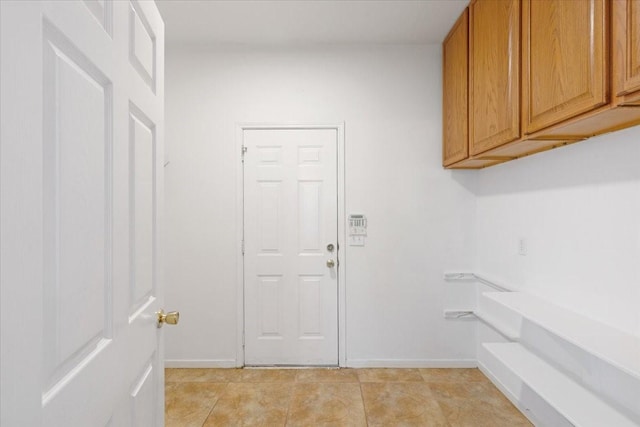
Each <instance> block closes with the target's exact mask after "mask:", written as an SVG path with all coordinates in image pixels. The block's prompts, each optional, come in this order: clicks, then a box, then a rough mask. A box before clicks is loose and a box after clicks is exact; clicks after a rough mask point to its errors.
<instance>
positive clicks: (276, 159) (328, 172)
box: [242, 127, 339, 366]
mask: <svg viewBox="0 0 640 427" xmlns="http://www.w3.org/2000/svg"><path fill="white" fill-rule="evenodd" d="M338 140H339V129H338V128H335V127H334V128H330V127H329V128H313V127H310V128H302V127H290V128H277V127H272V128H244V129H242V143H243V146H244V147H245V149H246V153H245V154H244V177H243V182H244V189H243V194H244V204H243V205H244V227H243V229H244V272H243V273H244V332H245V353H244V361H245V363H246V364H247V365H334V366H335V365H338V361H339V359H338V338H339V335H338V317H339V309H338V299H339V298H338V291H339V288H338V268H339V266H338V231H339V230H338V179H337V172H338V156H337V153H338ZM329 244H332V245H333V246H334V249H333V251H329V250H328V249H327V245H329ZM330 259H332V260H334V261H335V263H336V265H335V267H329V266H327V261H328V260H330Z"/></svg>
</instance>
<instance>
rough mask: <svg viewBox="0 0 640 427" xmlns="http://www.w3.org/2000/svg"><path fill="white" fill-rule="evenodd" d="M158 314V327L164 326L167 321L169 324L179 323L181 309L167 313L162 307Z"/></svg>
mask: <svg viewBox="0 0 640 427" xmlns="http://www.w3.org/2000/svg"><path fill="white" fill-rule="evenodd" d="M156 314H157V315H158V328H162V326H163V325H164V324H165V323H167V324H169V325H177V324H178V322H179V321H180V312H179V311H170V312H168V313H165V312H164V310H163V309H160V311H158V312H157V313H156Z"/></svg>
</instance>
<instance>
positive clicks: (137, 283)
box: [0, 0, 164, 426]
mask: <svg viewBox="0 0 640 427" xmlns="http://www.w3.org/2000/svg"><path fill="white" fill-rule="evenodd" d="M0 8H2V10H1V13H0V19H2V22H1V25H0V28H1V37H0V43H1V49H0V55H1V60H0V67H1V73H0V79H1V80H0V89H1V91H2V101H1V102H2V105H1V107H2V108H1V110H0V114H1V120H2V126H1V130H0V132H1V145H0V162H1V168H0V173H1V176H0V197H1V203H0V209H1V215H0V230H1V231H2V240H1V243H0V245H1V251H0V276H1V288H0V290H1V293H2V298H1V302H0V304H1V308H2V310H1V315H2V322H1V328H2V334H1V340H2V342H1V344H2V345H1V348H0V351H1V352H2V353H1V358H0V360H1V368H0V369H1V376H2V382H1V384H0V387H1V388H2V389H1V393H0V395H1V397H0V399H1V404H2V411H1V414H0V424H2V425H8V426H9V425H29V426H31V425H34V426H35V425H51V426H105V425H113V426H128V425H136V426H137V425H158V426H160V425H162V424H163V412H164V411H163V407H164V403H163V367H162V357H163V353H162V333H161V330H159V329H158V328H157V327H156V316H154V313H155V312H156V311H157V310H158V309H159V308H160V307H161V304H162V301H163V296H162V283H161V275H160V274H159V271H161V270H160V268H161V251H160V250H159V248H160V246H159V240H160V239H159V237H158V232H159V230H160V228H161V227H160V224H161V223H162V203H163V198H162V192H163V185H162V180H163V178H162V177H163V170H162V161H161V159H163V155H164V152H163V144H162V141H163V140H162V135H163V129H162V120H163V111H164V107H163V98H164V93H163V90H162V82H163V79H164V74H163V69H162V63H163V54H162V51H163V50H162V49H161V47H162V46H163V43H164V39H163V32H164V29H163V23H162V20H161V18H160V15H159V13H158V11H157V9H156V8H155V5H154V4H153V3H150V2H140V3H138V2H135V1H133V2H129V1H118V2H109V1H105V2H99V1H92V0H86V1H82V0H79V1H65V2H60V1H21V2H20V1H19V2H6V1H3V2H0ZM132 13H135V14H136V16H137V17H138V19H139V21H140V22H142V27H143V29H145V31H146V34H147V36H148V39H149V40H150V41H149V40H148V41H147V42H144V43H141V46H142V47H140V48H138V49H137V50H136V51H135V52H136V54H137V55H138V56H140V57H142V56H143V54H144V55H145V56H144V58H146V59H144V58H143V59H144V60H145V61H146V62H145V64H146V65H145V66H146V67H147V68H148V70H151V71H149V73H148V74H149V76H150V78H147V79H146V80H145V77H144V76H141V75H140V73H139V70H137V69H136V68H135V66H133V64H132V58H131V57H130V54H129V53H130V51H131V49H130V46H129V44H130V42H131V41H132V40H133V37H132V36H130V34H131V33H130V29H131V28H132V25H131V21H130V16H131V14H132ZM145 49H146V50H145ZM147 80H150V81H151V82H153V86H151V85H150V84H149V82H148V81H147Z"/></svg>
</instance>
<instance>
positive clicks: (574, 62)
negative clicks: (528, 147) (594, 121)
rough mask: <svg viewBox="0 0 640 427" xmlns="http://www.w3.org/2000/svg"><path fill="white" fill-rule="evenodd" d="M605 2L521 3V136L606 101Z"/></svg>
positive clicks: (526, 0)
mask: <svg viewBox="0 0 640 427" xmlns="http://www.w3.org/2000/svg"><path fill="white" fill-rule="evenodd" d="M607 12H608V10H607V4H606V3H605V1H604V0H580V1H573V0H572V1H567V0H544V1H541V0H524V1H523V14H522V17H523V24H522V25H523V33H522V40H523V58H522V64H523V80H522V81H523V99H524V100H525V102H524V103H523V106H522V107H523V111H522V112H523V121H524V126H525V133H526V134H529V133H533V132H536V131H538V130H541V129H544V128H546V127H548V126H551V125H554V124H556V123H559V122H561V121H563V120H567V119H570V118H572V117H575V116H577V115H579V114H581V113H585V112H588V111H591V110H593V109H595V108H597V107H599V106H601V105H604V104H606V103H607V102H608V88H609V84H608V70H609V61H608V49H607V47H608V43H607V40H608V38H607V36H608V25H607V17H608V14H607Z"/></svg>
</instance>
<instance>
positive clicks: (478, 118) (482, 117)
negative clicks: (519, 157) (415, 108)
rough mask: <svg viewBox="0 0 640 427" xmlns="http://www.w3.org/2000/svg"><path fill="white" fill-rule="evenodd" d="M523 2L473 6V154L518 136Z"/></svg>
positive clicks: (491, 0)
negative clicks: (521, 5)
mask: <svg viewBox="0 0 640 427" xmlns="http://www.w3.org/2000/svg"><path fill="white" fill-rule="evenodd" d="M520 3H521V2H520V0H477V1H473V2H472V3H471V6H470V23H469V29H470V38H469V39H470V40H469V67H470V68H469V89H470V92H469V106H470V112H469V145H470V151H471V154H472V155H476V154H480V153H482V152H485V151H487V150H490V149H492V148H495V147H499V146H501V145H503V144H505V143H508V142H511V141H514V140H516V139H518V138H520Z"/></svg>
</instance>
